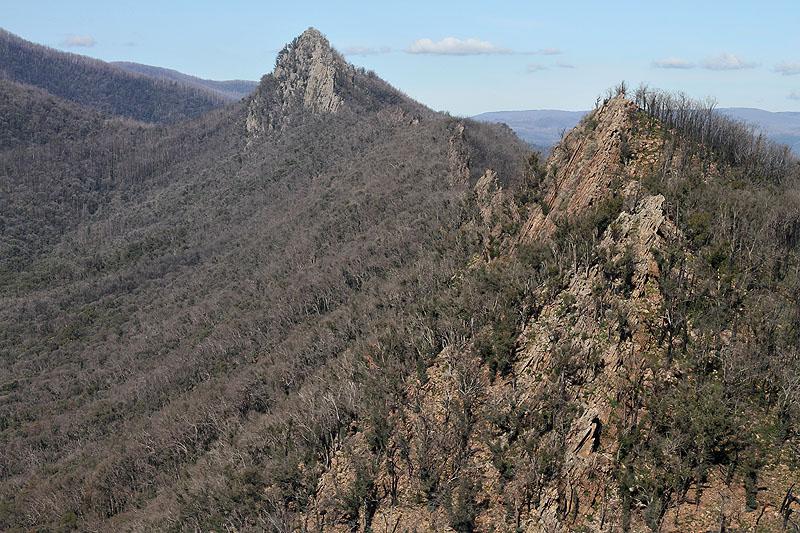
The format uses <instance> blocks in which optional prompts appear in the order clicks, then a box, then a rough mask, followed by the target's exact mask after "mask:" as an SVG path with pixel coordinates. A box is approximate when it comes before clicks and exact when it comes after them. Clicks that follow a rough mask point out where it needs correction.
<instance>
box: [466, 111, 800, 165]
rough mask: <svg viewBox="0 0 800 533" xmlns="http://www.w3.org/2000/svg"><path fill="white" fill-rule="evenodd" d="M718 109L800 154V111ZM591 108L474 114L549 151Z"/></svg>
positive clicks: (483, 120) (479, 118)
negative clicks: (497, 123) (584, 109)
mask: <svg viewBox="0 0 800 533" xmlns="http://www.w3.org/2000/svg"><path fill="white" fill-rule="evenodd" d="M717 112H718V113H720V114H722V115H725V116H726V117H729V118H731V119H733V120H738V121H741V122H744V123H746V124H749V125H751V126H752V127H753V128H754V129H755V130H757V131H759V132H763V133H764V134H765V135H766V136H767V137H768V138H770V139H771V140H773V141H775V142H778V143H781V144H785V145H787V146H789V148H791V149H792V151H793V152H794V153H795V154H800V112H791V111H781V112H773V111H764V110H763V109H753V108H749V107H723V108H718V109H717ZM587 113H588V111H559V110H554V109H532V110H527V111H490V112H487V113H481V114H480V115H476V116H474V117H472V118H473V119H474V120H479V121H482V122H499V123H504V124H507V125H508V126H509V127H511V129H513V130H514V132H516V134H517V135H519V136H520V138H521V139H523V140H525V141H526V142H528V143H530V144H531V145H532V146H534V147H536V148H538V149H540V150H543V151H549V150H550V149H551V148H552V147H553V146H555V144H556V143H557V142H558V141H559V140H561V137H562V135H563V133H564V132H566V131H569V130H570V129H572V128H574V127H575V125H576V124H578V122H580V120H581V118H583V117H584V116H585V115H586V114H587Z"/></svg>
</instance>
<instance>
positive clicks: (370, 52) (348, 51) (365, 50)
mask: <svg viewBox="0 0 800 533" xmlns="http://www.w3.org/2000/svg"><path fill="white" fill-rule="evenodd" d="M391 51H392V49H391V48H389V47H388V46H349V47H347V48H345V49H344V50H342V53H343V54H344V55H346V56H374V55H379V54H388V53H389V52H391Z"/></svg>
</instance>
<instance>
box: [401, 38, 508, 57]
mask: <svg viewBox="0 0 800 533" xmlns="http://www.w3.org/2000/svg"><path fill="white" fill-rule="evenodd" d="M406 51H407V52H408V53H409V54H432V55H452V56H470V55H487V54H510V53H512V51H511V50H509V49H508V48H502V47H500V46H497V45H495V44H492V43H490V42H489V41H481V40H480V39H474V38H469V39H458V38H456V37H445V38H444V39H442V40H441V41H433V40H431V39H417V40H416V41H414V42H413V43H411V46H409V47H408V50H406Z"/></svg>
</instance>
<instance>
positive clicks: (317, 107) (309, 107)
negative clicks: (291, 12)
mask: <svg viewBox="0 0 800 533" xmlns="http://www.w3.org/2000/svg"><path fill="white" fill-rule="evenodd" d="M354 70H355V69H354V68H353V67H352V66H350V65H348V64H347V63H346V62H345V61H344V60H343V59H342V57H341V56H340V55H339V54H338V53H337V52H336V51H335V50H333V48H331V46H330V43H329V42H328V40H327V39H326V38H325V37H324V36H323V35H322V34H321V33H320V32H319V31H318V30H316V29H314V28H309V29H307V30H306V31H305V32H303V33H302V34H301V35H300V36H299V37H297V38H296V39H295V40H294V41H292V43H291V44H289V45H287V46H286V47H285V48H284V49H283V50H282V51H281V52H280V54H279V55H278V58H277V61H276V63H275V69H274V70H273V72H272V74H269V75H267V76H265V78H264V80H262V83H261V86H260V87H259V89H258V91H257V92H256V93H255V95H254V96H253V99H252V101H251V103H250V105H249V107H248V112H247V122H246V127H247V131H248V133H251V134H254V135H258V134H260V133H263V132H264V131H267V130H271V129H275V128H279V127H280V126H281V125H282V124H283V123H284V121H285V120H286V119H287V117H288V115H289V114H290V113H292V112H294V111H299V110H306V111H310V112H312V113H335V112H336V111H338V110H339V109H340V108H341V106H342V104H343V99H342V96H341V95H340V94H339V92H338V87H337V85H338V84H340V83H341V82H342V81H343V80H344V79H346V78H348V77H350V78H352V76H353V75H354Z"/></svg>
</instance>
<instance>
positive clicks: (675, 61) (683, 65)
mask: <svg viewBox="0 0 800 533" xmlns="http://www.w3.org/2000/svg"><path fill="white" fill-rule="evenodd" d="M653 66H654V67H656V68H674V69H690V68H694V63H692V62H691V61H686V60H685V59H680V58H678V57H667V58H664V59H657V60H655V61H653Z"/></svg>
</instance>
